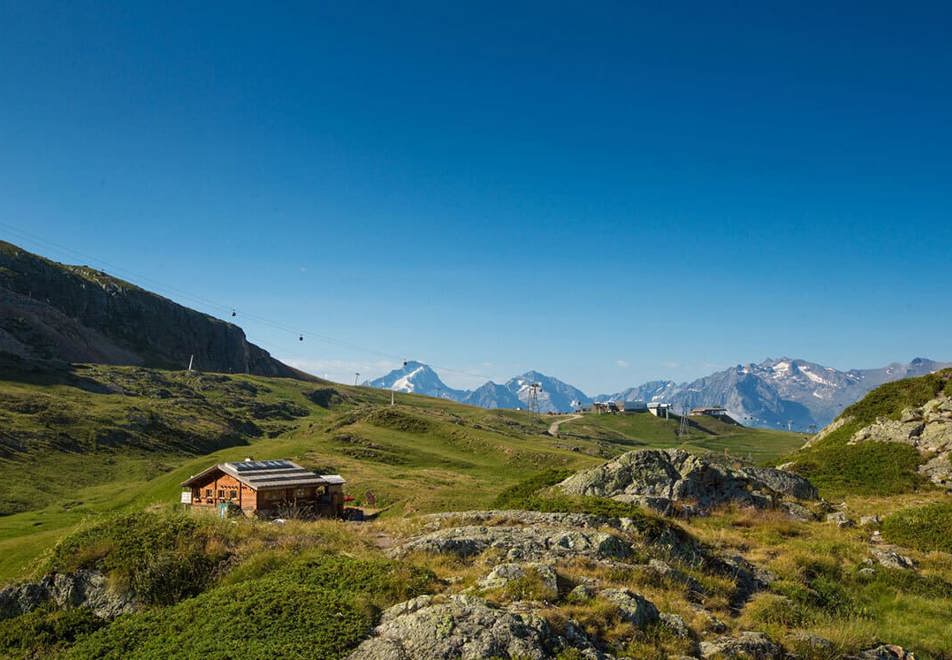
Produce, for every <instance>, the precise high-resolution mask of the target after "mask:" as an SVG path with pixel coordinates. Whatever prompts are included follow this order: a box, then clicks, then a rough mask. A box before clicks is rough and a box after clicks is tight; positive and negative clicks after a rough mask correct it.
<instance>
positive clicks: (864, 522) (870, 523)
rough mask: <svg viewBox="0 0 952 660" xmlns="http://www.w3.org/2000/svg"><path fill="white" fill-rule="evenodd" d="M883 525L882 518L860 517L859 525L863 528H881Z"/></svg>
mask: <svg viewBox="0 0 952 660" xmlns="http://www.w3.org/2000/svg"><path fill="white" fill-rule="evenodd" d="M881 523H882V518H880V517H879V516H878V515H875V514H874V515H871V516H860V519H859V524H860V526H861V527H879V525H880V524H881Z"/></svg>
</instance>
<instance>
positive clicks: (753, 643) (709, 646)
mask: <svg viewBox="0 0 952 660" xmlns="http://www.w3.org/2000/svg"><path fill="white" fill-rule="evenodd" d="M701 656H702V657H704V658H714V657H718V658H756V659H757V660H775V659H776V660H782V659H783V658H784V656H785V654H784V651H783V649H782V648H781V647H780V645H778V644H777V643H776V642H774V641H773V640H772V639H770V638H769V637H768V636H767V635H765V634H764V633H761V632H750V631H745V632H742V633H740V634H739V635H737V636H736V637H729V636H725V637H719V638H717V639H715V640H713V641H707V642H701Z"/></svg>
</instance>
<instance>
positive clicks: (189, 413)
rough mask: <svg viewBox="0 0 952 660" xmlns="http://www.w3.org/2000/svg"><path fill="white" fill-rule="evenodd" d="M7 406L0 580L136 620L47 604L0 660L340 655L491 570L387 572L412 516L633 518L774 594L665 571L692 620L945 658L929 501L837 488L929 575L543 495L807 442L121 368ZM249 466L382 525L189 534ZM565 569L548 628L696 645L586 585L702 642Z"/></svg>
mask: <svg viewBox="0 0 952 660" xmlns="http://www.w3.org/2000/svg"><path fill="white" fill-rule="evenodd" d="M943 386H944V385H943ZM914 387H919V385H916V386H914ZM908 391H913V390H908ZM915 396H916V397H919V396H923V394H921V393H920V394H917V395H915ZM905 397H906V395H905V394H901V393H900V394H895V395H894V399H895V400H903V401H906V400H909V399H908V398H905ZM916 400H918V399H916ZM0 402H2V403H0V415H2V420H0V421H2V426H0V428H2V429H3V433H4V435H3V436H2V443H3V444H2V446H3V455H2V458H0V477H2V479H0V483H2V484H4V485H3V489H4V490H0V493H2V502H3V506H5V507H6V510H8V511H15V512H12V513H9V514H8V515H5V516H2V517H0V579H2V580H9V579H12V578H22V577H25V576H27V575H29V574H31V573H32V574H34V575H39V574H45V573H49V572H50V571H58V572H65V573H68V572H71V571H75V570H77V569H82V568H92V569H97V570H101V571H103V572H104V573H106V574H107V576H108V580H109V582H110V584H112V585H116V586H118V587H127V588H131V589H133V590H134V592H135V593H136V594H137V595H138V597H139V598H140V599H141V600H142V602H143V603H145V604H146V606H147V607H146V608H145V609H143V610H142V611H139V612H136V613H133V614H129V615H125V616H123V617H121V618H119V619H118V620H116V621H115V622H113V623H111V624H110V623H107V622H104V621H101V620H99V619H96V618H95V617H93V616H92V615H90V614H89V613H88V612H87V611H85V610H81V609H74V610H69V609H67V610H53V609H51V608H49V607H42V608H40V609H38V610H36V611H34V612H31V613H29V614H26V615H23V616H19V617H16V618H13V619H8V620H6V621H2V622H0V655H2V656H4V657H77V658H85V657H115V658H120V657H130V656H140V657H145V656H148V657H160V656H169V657H171V656H176V657H177V656H179V655H183V654H185V655H194V656H196V657H197V656H199V655H212V656H215V655H216V654H221V653H222V649H223V648H226V647H229V648H238V647H240V648H242V649H243V652H244V654H245V655H246V656H247V657H261V658H265V657H276V656H283V655H295V654H297V655H300V654H310V655H315V654H316V655H321V656H322V657H338V656H341V655H345V654H346V653H348V652H349V650H350V649H352V648H353V647H354V646H355V645H356V644H357V643H358V642H359V641H360V640H361V639H362V638H363V637H364V636H365V635H366V631H367V629H368V628H369V627H370V626H372V625H373V624H374V623H375V622H376V620H377V619H378V617H379V614H380V611H381V609H382V608H385V607H387V606H389V605H391V604H393V603H396V602H400V601H403V600H405V599H407V598H411V597H413V596H414V595H416V594H420V593H454V592H458V591H461V590H464V589H468V588H471V587H473V586H474V584H475V581H476V579H478V578H479V577H480V576H482V575H485V574H486V573H487V572H488V571H489V570H490V569H491V567H492V566H493V565H494V564H495V563H498V556H495V555H492V553H491V552H488V553H487V554H486V556H485V557H479V558H475V559H471V560H466V561H463V560H456V559H449V558H447V557H442V556H427V555H416V554H414V555H410V556H408V557H406V558H404V559H402V560H400V561H399V562H396V561H392V560H390V559H388V558H387V557H386V556H384V554H383V552H382V551H381V546H382V545H383V546H386V545H387V544H388V543H391V542H395V541H396V540H398V539H399V538H400V536H401V535H402V534H405V533H410V532H411V531H412V530H413V529H415V526H416V525H418V524H419V523H418V522H417V521H414V520H404V518H403V517H404V514H407V513H414V512H431V511H445V510H463V509H474V508H489V507H500V508H508V507H518V508H525V509H534V510H540V511H576V512H589V513H600V514H604V515H615V516H625V517H628V518H631V519H633V520H634V521H636V526H637V528H638V530H639V532H638V534H639V536H640V537H641V538H645V539H648V538H651V537H653V536H657V537H659V538H660V537H664V536H669V535H674V537H675V538H677V539H678V540H679V542H678V547H687V546H689V545H690V546H691V547H695V545H694V544H703V546H704V547H705V548H709V549H711V550H712V551H717V552H718V553H723V554H724V555H726V556H736V555H742V556H744V557H746V558H747V559H748V560H750V561H753V562H756V563H757V564H758V565H760V566H763V567H764V568H767V569H769V570H770V571H771V573H772V574H773V575H775V576H776V579H775V580H774V581H773V582H772V584H771V585H770V586H769V588H765V589H764V590H762V591H761V592H760V593H758V594H756V595H754V596H753V597H752V598H750V599H749V600H747V601H740V602H738V601H736V599H735V592H734V590H733V589H734V587H733V583H732V582H731V580H730V579H728V578H727V577H725V576H724V575H721V574H719V573H716V572H711V570H708V569H706V568H704V567H703V566H701V565H694V564H690V563H678V560H676V559H674V558H672V557H668V556H665V557H666V560H667V561H669V562H673V563H674V564H676V565H677V567H678V568H679V570H680V571H683V573H684V574H685V575H687V576H689V577H690V578H691V579H692V580H694V581H695V582H696V583H698V584H699V585H700V586H701V588H702V589H701V590H702V591H703V595H702V596H701V597H700V605H702V606H703V607H704V608H705V610H707V611H708V612H709V613H710V614H712V615H714V616H716V617H717V618H718V619H719V620H721V621H722V622H724V624H725V625H726V626H727V629H728V631H729V632H732V633H736V632H738V631H740V630H763V631H766V632H768V633H769V634H770V635H771V636H772V637H773V638H774V639H776V640H782V641H783V642H784V643H785V644H786V645H787V647H788V648H789V649H794V650H800V651H802V657H841V656H842V655H848V654H855V652H856V651H857V650H858V649H861V648H867V647H869V646H870V645H873V644H875V643H876V642H877V641H878V640H888V641H891V642H897V643H900V644H903V645H904V646H907V647H909V648H912V649H914V650H915V651H916V652H917V657H925V658H930V657H931V658H948V657H950V656H949V654H948V652H947V650H946V649H947V639H948V638H949V635H950V634H952V629H950V624H949V621H948V611H949V608H950V607H952V563H950V562H949V559H948V557H949V555H948V554H944V553H947V552H948V544H947V543H946V542H945V539H946V538H947V537H948V525H947V521H948V516H949V511H948V503H947V501H946V500H947V497H946V496H944V495H942V494H941V493H939V492H937V491H934V490H933V491H922V492H918V493H914V494H899V495H891V496H888V497H878V496H876V497H873V496H869V495H866V494H855V493H853V492H851V491H850V490H849V486H848V485H844V486H843V487H844V489H845V490H844V493H845V495H844V497H845V498H846V500H847V509H846V510H847V511H849V513H850V516H851V517H858V516H860V515H867V514H871V513H876V514H879V515H882V516H883V517H884V518H885V522H884V524H883V530H882V531H883V536H884V537H885V538H886V539H887V540H888V541H889V542H894V543H900V544H902V545H903V546H904V549H903V553H904V554H907V553H908V554H909V555H910V556H911V557H912V558H913V559H914V560H915V561H916V563H917V565H918V567H919V569H918V570H917V571H915V572H903V571H900V570H896V569H886V568H882V567H877V568H876V569H875V570H874V571H873V572H872V573H870V572H868V571H866V572H863V571H862V570H861V569H865V568H867V567H868V564H867V560H868V558H869V543H868V538H869V531H868V530H865V529H861V528H858V527H857V528H851V529H839V528H837V527H836V526H833V525H829V524H825V523H822V522H798V521H791V520H789V519H787V518H784V517H781V516H780V515H779V514H778V513H777V512H771V511H747V510H734V509H729V510H725V511H719V512H717V513H716V514H715V515H712V516H707V517H700V518H696V519H691V520H683V521H678V522H676V523H673V522H672V521H670V520H666V519H663V518H660V517H658V516H656V515H652V514H648V513H646V512H642V511H640V510H639V509H638V507H636V506H633V505H630V504H622V503H619V502H615V501H612V500H604V499H602V498H578V497H574V498H573V497H567V496H555V495H554V494H552V493H551V492H548V491H546V489H545V488H546V486H548V485H550V484H552V483H554V482H555V481H557V480H559V479H561V478H562V477H564V476H565V475H566V474H568V473H570V472H571V471H574V470H578V469H580V468H584V467H588V466H591V465H595V464H597V463H599V462H601V461H602V460H604V457H606V456H612V455H616V454H618V453H621V452H623V451H627V450H630V449H633V448H637V447H673V446H684V447H686V448H688V449H690V450H693V451H717V452H722V451H724V450H725V449H726V450H727V451H729V452H733V453H734V454H735V455H739V456H742V457H745V458H746V457H748V456H750V457H752V458H753V459H754V460H757V461H759V462H762V463H774V462H776V461H777V460H778V457H779V456H781V455H783V454H785V453H786V452H789V451H790V450H791V449H792V448H793V447H795V446H797V445H799V444H800V443H801V442H802V441H803V438H802V436H800V435H798V434H787V433H780V432H776V431H762V430H753V429H744V428H739V427H737V426H733V425H727V424H722V423H720V422H717V421H716V420H713V419H707V418H692V420H691V421H692V426H691V428H690V432H689V434H688V436H687V437H686V438H678V437H677V428H678V422H677V421H676V420H663V419H657V418H655V417H652V416H650V415H646V414H645V415H642V414H636V415H601V416H597V415H586V416H584V417H581V418H579V419H574V420H572V421H567V422H565V423H564V424H563V425H562V427H561V437H559V438H553V437H551V436H549V435H547V434H546V430H547V428H548V426H549V424H550V423H551V421H552V417H550V416H532V415H529V414H527V413H524V412H516V411H492V410H483V409H479V408H471V407H467V406H463V405H459V404H455V403H451V402H447V401H444V400H437V399H429V398H426V397H419V396H414V395H399V394H398V395H397V397H396V403H397V405H395V406H393V407H391V406H390V405H389V403H390V394H389V393H388V392H382V391H377V390H372V389H367V388H353V387H346V386H339V385H331V384H328V383H307V382H301V381H296V380H291V379H271V378H260V377H254V376H235V375H227V376H223V375H219V374H186V373H182V372H165V371H155V370H149V369H139V368H129V367H94V366H87V367H76V368H74V369H73V370H72V371H71V372H51V371H45V372H33V373H32V374H19V375H18V376H17V377H16V378H10V379H8V380H5V381H0ZM859 409H860V410H862V407H860V408H859ZM821 449H822V447H821ZM824 451H825V450H824ZM249 455H251V456H254V457H256V458H260V459H266V458H278V457H289V458H292V459H293V460H296V461H298V462H300V463H302V464H303V465H305V466H307V467H310V468H313V469H319V470H322V471H334V472H340V473H342V474H344V475H345V477H346V478H347V479H348V484H347V492H348V493H349V494H351V495H353V496H355V497H357V498H358V499H364V500H365V499H366V493H367V491H373V492H374V493H375V495H376V498H377V501H378V505H379V506H380V507H383V512H382V514H381V516H380V519H379V520H377V521H375V522H372V523H368V524H364V525H354V524H350V523H342V522H337V521H316V522H298V521H292V522H289V523H287V524H285V525H272V524H268V523H266V522H260V521H253V520H244V521H240V522H234V521H221V520H218V519H217V518H215V517H214V516H207V515H183V514H182V512H181V511H179V510H178V509H177V507H176V506H175V505H174V502H175V501H176V500H177V494H178V491H179V487H178V484H179V482H181V481H182V480H183V479H185V478H187V477H188V476H189V475H191V474H194V473H196V472H198V471H199V470H201V469H203V468H204V467H206V466H207V465H209V464H211V463H215V462H220V461H225V460H240V459H241V458H244V457H246V456H249ZM836 469H838V470H845V471H846V473H847V474H852V473H851V472H850V471H849V470H850V468H849V466H838V467H837V468H836ZM828 472H829V471H828ZM697 547H700V546H697ZM642 552H644V550H642ZM649 556H653V555H649V554H646V555H645V556H644V557H643V558H642V559H647V558H648V557H649ZM558 568H559V578H560V581H562V582H565V584H563V585H561V586H560V589H561V591H562V592H565V593H561V592H560V594H558V595H555V596H552V595H549V596H547V597H546V598H552V599H553V600H552V602H551V604H550V605H549V606H548V608H547V609H544V610H542V614H543V616H545V617H546V618H547V619H548V620H549V621H550V623H551V624H552V625H555V626H558V625H562V624H564V621H565V619H566V617H571V618H572V619H573V620H575V621H577V622H578V624H579V625H580V626H581V627H582V628H583V629H584V630H585V631H586V632H587V633H588V634H590V635H592V636H594V637H596V638H598V639H600V640H602V642H603V643H604V644H606V645H607V646H608V647H611V648H615V649H616V650H617V651H618V653H619V654H620V655H628V656H630V657H665V656H666V655H671V654H676V653H684V652H687V651H688V650H689V649H688V648H687V647H688V642H686V641H685V639H682V638H675V637H671V636H670V635H668V636H665V633H663V631H661V630H660V629H658V628H646V629H644V630H637V629H635V628H633V627H632V626H631V625H630V624H626V623H624V622H623V621H621V620H620V619H619V617H618V612H617V611H616V610H614V609H611V607H608V606H607V605H606V604H605V603H604V602H601V601H598V600H597V599H596V600H584V599H582V600H579V599H577V598H573V597H570V596H569V595H568V591H569V590H570V588H571V587H573V586H574V585H575V584H578V583H581V582H582V581H583V580H585V579H588V578H592V577H594V578H596V579H598V580H600V582H601V584H602V585H604V586H608V587H614V588H625V589H632V590H634V591H636V592H638V593H640V594H643V595H644V596H645V597H647V598H649V599H650V600H652V601H653V602H655V603H657V604H658V606H659V607H661V608H663V610H664V611H666V612H673V613H676V614H678V615H680V616H681V617H682V618H683V619H684V620H685V621H686V622H687V623H688V625H690V626H691V627H692V628H693V629H695V630H703V629H704V626H706V625H707V624H706V623H705V621H706V619H705V618H704V617H705V616H708V615H707V614H701V613H699V611H698V609H697V607H698V604H699V603H698V592H697V591H696V590H694V589H693V587H692V588H691V589H686V588H685V585H684V584H683V583H681V582H678V581H677V580H674V579H673V578H663V577H658V576H657V575H653V574H652V573H651V572H650V571H644V570H635V569H634V568H632V570H627V569H624V568H619V567H617V566H616V567H614V568H605V567H603V566H600V565H598V564H597V563H591V562H584V561H577V560H572V561H568V562H561V563H560V564H559V567H558ZM635 568H637V567H635ZM560 584H561V582H560ZM535 586H538V585H535ZM517 587H518V589H517V590H516V591H511V590H510V591H511V592H510V591H505V590H503V591H500V592H490V594H489V595H488V596H487V598H489V599H490V600H492V601H494V602H500V603H503V604H505V603H507V602H509V601H510V600H513V599H517V598H523V596H524V594H523V592H524V591H526V590H527V589H528V592H527V593H529V592H531V589H532V588H534V587H533V584H532V583H530V582H526V583H525V584H523V583H519V584H518V585H517ZM804 631H805V632H809V633H814V634H819V635H821V636H823V637H825V638H828V639H830V640H831V641H832V643H833V645H834V646H833V648H832V650H831V651H830V652H829V654H828V655H826V656H816V655H811V654H810V652H809V650H808V649H807V650H804V649H801V647H799V646H797V645H798V644H800V642H799V641H798V640H799V639H800V638H799V637H797V635H799V634H800V633H802V632H804ZM566 657H573V656H566Z"/></svg>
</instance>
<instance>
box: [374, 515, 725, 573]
mask: <svg viewBox="0 0 952 660" xmlns="http://www.w3.org/2000/svg"><path fill="white" fill-rule="evenodd" d="M421 522H422V531H423V534H420V535H418V536H416V537H413V538H410V539H408V540H407V541H405V542H404V543H403V544H400V545H398V546H396V547H395V548H394V549H393V550H392V552H393V553H394V554H406V552H408V551H410V550H411V549H418V550H424V551H428V552H446V551H449V552H453V553H454V554H457V555H459V554H461V553H462V554H463V555H466V556H470V555H471V554H478V553H479V552H482V551H483V550H485V549H486V548H488V547H495V548H497V549H500V550H502V551H504V552H506V553H508V552H509V550H511V549H512V548H513V547H515V546H516V545H521V543H514V541H520V540H526V539H532V538H536V539H538V537H539V534H540V531H541V530H543V529H546V530H549V531H548V532H546V534H547V535H548V536H550V537H551V536H552V531H553V530H556V531H561V532H565V533H572V534H575V533H578V532H583V533H584V534H589V532H591V531H599V530H601V531H602V532H604V531H605V530H612V531H613V532H615V533H616V536H618V537H619V539H620V540H623V542H624V543H625V544H627V546H628V549H629V550H630V549H631V548H632V547H638V548H644V549H648V550H650V551H651V552H652V553H653V554H654V555H655V556H656V557H674V558H676V559H679V560H681V561H683V562H686V563H688V564H697V563H701V564H703V563H705V562H707V561H708V560H709V559H710V554H709V552H708V550H707V549H706V548H705V547H703V546H702V545H701V544H700V543H698V542H697V541H696V540H695V539H694V538H693V537H692V536H691V535H690V534H688V533H687V532H685V531H684V530H683V529H681V528H680V527H679V526H677V525H676V524H673V523H670V524H669V523H666V522H664V521H661V520H659V519H655V518H649V517H643V518H624V517H623V518H613V517H609V516H598V515H589V514H583V513H543V512H539V511H523V510H518V509H514V510H487V511H460V512H449V513H435V514H430V515H427V516H423V517H422V518H421ZM483 527H485V528H489V529H488V530H487V531H486V532H485V533H483V532H479V533H478V534H477V536H478V537H479V539H478V540H477V543H473V544H470V543H464V545H463V546H461V547H460V546H457V545H456V543H454V542H450V539H454V538H455V539H456V540H457V541H461V542H462V540H463V539H464V538H467V537H471V536H472V535H473V529H474V528H483ZM519 528H526V531H525V532H522V531H520V529H519ZM453 529H455V530H467V531H451V530H453ZM492 530H509V531H492ZM487 538H491V539H492V541H491V542H490V543H488V544H487V543H486V542H485V540H486V539H487ZM608 543H609V544H612V545H614V542H613V541H610V540H609V541H608ZM615 547H616V548H617V546H615ZM480 548H482V549H480ZM570 550H572V549H570ZM581 550H582V546H579V545H576V546H575V548H574V551H575V552H574V553H573V552H571V551H570V552H565V551H564V550H563V551H559V552H558V554H559V555H560V556H566V555H572V554H582V555H585V554H587V553H585V552H579V551H581ZM623 552H624V553H625V555H623V556H626V555H627V554H629V552H628V551H627V550H625V551H623ZM516 554H518V553H516ZM588 554H589V555H590V553H588ZM530 555H531V553H530ZM514 556H516V555H514ZM519 561H528V559H523V558H520V559H519Z"/></svg>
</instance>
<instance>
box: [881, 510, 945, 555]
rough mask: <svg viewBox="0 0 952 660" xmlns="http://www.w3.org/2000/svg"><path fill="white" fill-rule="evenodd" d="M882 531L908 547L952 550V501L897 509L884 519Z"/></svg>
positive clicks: (926, 550)
mask: <svg viewBox="0 0 952 660" xmlns="http://www.w3.org/2000/svg"><path fill="white" fill-rule="evenodd" d="M882 533H883V536H884V537H885V538H886V539H887V540H888V541H890V542H892V543H896V544H898V545H902V546H906V547H908V548H914V549H916V550H921V551H923V552H928V551H931V550H939V551H942V552H950V553H952V503H949V502H937V503H935V504H929V505H926V506H922V507H913V508H909V509H903V510H901V511H897V512H896V513H894V514H892V515H890V516H887V517H886V519H885V520H884V521H883V527H882Z"/></svg>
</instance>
